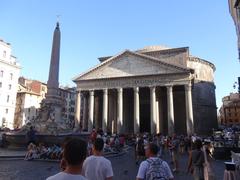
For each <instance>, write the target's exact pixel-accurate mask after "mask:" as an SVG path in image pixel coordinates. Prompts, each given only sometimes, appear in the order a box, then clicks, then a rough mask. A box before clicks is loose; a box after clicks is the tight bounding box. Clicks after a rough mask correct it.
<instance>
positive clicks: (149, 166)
mask: <svg viewBox="0 0 240 180" xmlns="http://www.w3.org/2000/svg"><path fill="white" fill-rule="evenodd" d="M158 151H159V148H158V146H157V145H156V144H154V143H150V144H148V145H147V146H146V148H145V154H146V157H147V158H148V159H147V160H145V161H143V162H142V163H141V164H140V167H139V170H138V174H137V180H151V179H161V178H163V179H168V180H172V179H173V178H174V177H173V174H172V172H171V170H170V168H169V166H168V164H167V162H165V161H163V160H161V159H160V158H158V157H157V154H158Z"/></svg>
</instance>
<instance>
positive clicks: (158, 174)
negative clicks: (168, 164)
mask: <svg viewBox="0 0 240 180" xmlns="http://www.w3.org/2000/svg"><path fill="white" fill-rule="evenodd" d="M146 161H147V162H148V169H147V172H146V180H167V179H168V175H167V172H166V168H165V167H164V166H163V164H162V163H163V160H161V159H160V158H157V159H147V160H146Z"/></svg>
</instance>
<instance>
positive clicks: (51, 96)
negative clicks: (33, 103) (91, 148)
mask: <svg viewBox="0 0 240 180" xmlns="http://www.w3.org/2000/svg"><path fill="white" fill-rule="evenodd" d="M60 38H61V33H60V28H59V23H58V22H57V25H56V28H55V30H54V34H53V44H52V53H51V62H50V69H49V76H48V82H47V88H48V91H47V94H46V98H45V99H44V100H43V101H42V102H41V108H40V110H39V113H38V116H37V117H36V118H35V119H34V120H33V121H31V122H29V123H27V124H26V125H24V126H23V127H22V128H21V130H20V131H17V132H13V133H6V134H4V136H3V138H4V140H5V142H6V143H7V144H8V145H12V146H17V147H19V146H25V145H26V143H27V138H26V133H27V131H28V130H29V128H30V127H31V126H33V127H34V128H35V130H36V132H37V135H36V140H37V142H44V143H48V144H60V143H61V142H63V140H64V139H65V138H66V137H72V136H78V137H79V136H80V137H82V138H87V137H88V135H89V134H88V133H81V134H79V133H74V131H76V130H77V127H76V128H75V129H72V128H71V127H69V126H68V125H67V122H66V121H65V120H63V118H62V110H63V105H64V103H63V99H62V98H61V96H60V93H59V60H60Z"/></svg>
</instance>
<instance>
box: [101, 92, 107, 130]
mask: <svg viewBox="0 0 240 180" xmlns="http://www.w3.org/2000/svg"><path fill="white" fill-rule="evenodd" d="M107 121H108V90H107V89H104V90H103V118H102V129H103V132H106V131H107Z"/></svg>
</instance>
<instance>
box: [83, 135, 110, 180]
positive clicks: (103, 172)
mask: <svg viewBox="0 0 240 180" xmlns="http://www.w3.org/2000/svg"><path fill="white" fill-rule="evenodd" d="M103 147H104V142H103V139H101V138H97V139H96V140H95V141H94V142H93V155H92V156H90V157H88V158H87V159H86V160H85V161H84V163H83V168H82V172H83V175H84V176H85V177H86V178H87V179H88V180H112V177H113V170H112V164H111V162H110V161H109V160H108V159H106V158H104V157H103V156H102V151H103Z"/></svg>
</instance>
